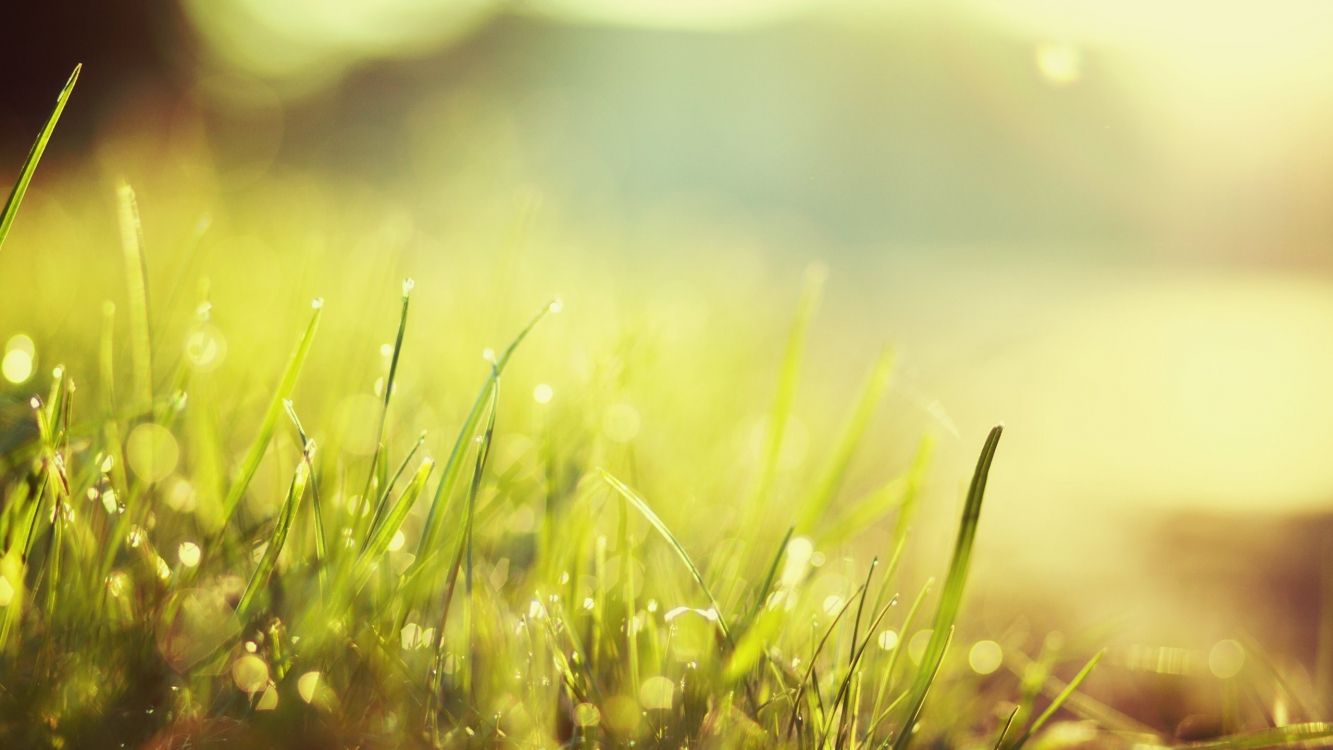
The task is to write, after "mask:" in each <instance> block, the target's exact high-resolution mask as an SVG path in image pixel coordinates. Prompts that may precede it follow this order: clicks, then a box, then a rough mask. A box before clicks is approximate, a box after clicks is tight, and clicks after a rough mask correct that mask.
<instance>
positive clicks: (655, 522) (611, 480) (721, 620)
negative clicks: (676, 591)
mask: <svg viewBox="0 0 1333 750" xmlns="http://www.w3.org/2000/svg"><path fill="white" fill-rule="evenodd" d="M598 471H599V472H600V473H601V475H602V480H603V481H605V482H606V483H607V484H609V485H611V489H613V490H615V491H616V492H618V493H620V496H621V497H623V498H625V499H626V500H628V501H629V503H630V505H633V506H634V508H635V509H636V510H638V511H639V513H640V514H641V515H642V516H643V517H644V518H645V519H647V521H648V524H649V525H650V526H652V527H653V528H654V529H656V530H657V533H658V534H661V535H662V538H663V539H665V540H666V542H667V544H669V545H671V549H672V550H674V551H675V553H676V556H677V557H679V558H680V561H681V562H683V563H685V567H686V568H688V569H689V571H690V575H691V576H693V577H694V582H695V583H697V584H699V588H700V589H701V590H702V591H703V592H704V596H705V597H706V598H707V599H708V606H710V607H712V608H713V611H714V612H715V613H717V626H718V629H719V630H721V631H722V637H723V638H725V639H726V640H727V642H728V643H731V629H730V628H729V627H727V619H726V617H725V616H723V614H722V607H721V606H720V605H719V604H718V603H717V599H716V598H715V597H714V596H713V592H712V591H710V590H709V589H708V584H707V583H705V582H704V576H703V573H700V572H699V568H698V566H696V565H695V564H694V560H692V559H691V558H690V553H688V552H686V551H685V546H684V545H682V544H681V543H680V540H679V539H677V538H676V535H675V534H672V533H671V529H669V528H667V525H666V523H664V522H663V521H662V519H661V518H658V516H657V514H656V513H654V512H653V509H652V508H651V507H649V505H648V501H647V500H644V499H643V497H641V496H640V495H639V493H637V492H635V491H634V490H632V489H630V487H629V485H626V484H625V483H624V482H622V481H620V480H619V479H616V478H615V477H614V476H612V475H611V472H609V471H607V470H606V469H598ZM732 645H733V647H734V644H732Z"/></svg>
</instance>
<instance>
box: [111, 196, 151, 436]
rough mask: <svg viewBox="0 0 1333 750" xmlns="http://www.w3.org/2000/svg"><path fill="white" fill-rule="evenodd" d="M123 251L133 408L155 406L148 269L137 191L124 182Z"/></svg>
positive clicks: (120, 198)
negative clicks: (128, 318) (144, 254)
mask: <svg viewBox="0 0 1333 750" xmlns="http://www.w3.org/2000/svg"><path fill="white" fill-rule="evenodd" d="M116 201H117V215H118V217H119V219H120V249H121V252H122V254H123V256H124V259H125V284H126V292H127V294H128V296H129V302H130V365H131V367H130V369H131V372H132V374H133V375H134V399H135V404H134V407H135V409H136V411H137V410H141V409H142V410H147V409H151V408H152V406H153V350H152V340H151V336H150V334H149V324H148V267H147V264H146V262H145V261H144V256H143V229H142V226H141V224H140V223H139V203H138V201H137V200H136V199H135V197H134V188H131V187H130V186H129V184H127V183H124V182H122V183H121V184H120V187H119V189H117V191H116Z"/></svg>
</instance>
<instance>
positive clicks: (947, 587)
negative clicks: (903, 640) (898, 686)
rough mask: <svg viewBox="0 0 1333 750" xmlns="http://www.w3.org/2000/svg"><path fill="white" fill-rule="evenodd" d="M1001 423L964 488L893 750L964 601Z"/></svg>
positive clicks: (913, 716) (916, 711) (915, 714)
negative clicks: (953, 538)
mask: <svg viewBox="0 0 1333 750" xmlns="http://www.w3.org/2000/svg"><path fill="white" fill-rule="evenodd" d="M1003 431H1004V428H1003V427H1001V426H998V425H997V426H996V427H993V428H991V431H990V434H989V435H987V436H986V444H985V445H984V446H983V447H982V449H981V457H980V458H979V459H977V468H976V471H975V472H974V473H973V474H972V486H971V487H970V488H969V489H968V491H967V503H966V504H965V505H964V506H963V518H962V521H961V522H960V523H959V524H958V541H957V542H955V543H954V548H953V561H952V562H950V563H949V574H948V576H947V577H946V578H945V579H944V589H943V591H942V592H941V594H940V604H939V609H937V610H935V624H934V629H933V631H932V632H931V634H930V643H929V644H927V646H926V651H925V654H923V655H922V657H921V666H920V667H919V668H918V669H917V673H916V678H915V679H914V680H913V682H912V688H911V691H910V693H909V698H908V702H907V714H906V716H905V717H904V719H903V722H902V724H901V729H899V731H898V736H897V738H896V739H895V740H894V742H893V748H894V750H903V748H906V747H907V746H908V744H909V743H911V741H912V732H911V729H912V727H914V726H916V722H917V719H918V718H919V717H920V716H921V707H922V706H924V705H925V702H926V694H927V693H928V692H930V686H931V684H932V683H934V681H935V675H936V673H937V672H938V671H939V668H940V664H941V663H942V662H943V661H944V653H945V651H946V650H947V649H948V646H949V640H950V639H951V638H952V636H953V627H954V621H955V620H956V619H957V618H958V610H959V608H960V607H961V606H962V603H963V586H964V584H966V583H967V570H968V566H969V564H970V563H971V560H972V543H973V541H974V540H975V539H976V535H977V523H978V522H979V521H980V520H981V500H982V498H983V497H984V496H985V494H986V478H987V477H988V476H989V475H990V467H991V461H992V460H994V458H995V449H996V448H997V447H998V446H999V444H1000V434H1001V433H1002V432H1003Z"/></svg>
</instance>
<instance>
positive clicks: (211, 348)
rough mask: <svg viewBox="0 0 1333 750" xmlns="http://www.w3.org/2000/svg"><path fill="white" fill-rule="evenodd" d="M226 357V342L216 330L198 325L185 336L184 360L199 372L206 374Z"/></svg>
mask: <svg viewBox="0 0 1333 750" xmlns="http://www.w3.org/2000/svg"><path fill="white" fill-rule="evenodd" d="M226 356H227V340H226V339H225V338H223V337H222V333H221V332H220V331H218V329H216V328H214V327H213V326H211V325H208V324H206V323H205V324H200V325H197V326H195V327H194V328H193V329H191V330H190V332H189V333H187V334H186V335H185V359H186V360H188V361H189V363H190V366H191V367H193V368H194V369H195V370H198V371H199V372H208V371H210V370H213V369H214V368H216V367H217V366H218V365H219V364H221V363H222V360H223V359H224V358H226Z"/></svg>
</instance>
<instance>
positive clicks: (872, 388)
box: [796, 349, 893, 533]
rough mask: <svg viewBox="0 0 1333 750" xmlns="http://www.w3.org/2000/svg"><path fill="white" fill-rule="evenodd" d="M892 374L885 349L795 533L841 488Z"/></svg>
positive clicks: (809, 525) (816, 516)
mask: <svg viewBox="0 0 1333 750" xmlns="http://www.w3.org/2000/svg"><path fill="white" fill-rule="evenodd" d="M892 374H893V353H892V352H891V351H890V350H888V349H885V350H884V351H883V352H881V353H880V355H879V359H878V360H876V362H875V366H874V367H873V368H872V369H871V371H870V375H869V377H867V378H866V383H865V385H864V386H862V388H861V395H860V396H859V397H858V398H857V400H856V406H855V407H854V408H853V409H852V413H851V416H850V417H848V419H847V424H846V426H845V427H843V430H842V436H841V437H840V438H839V439H838V443H837V448H835V449H834V451H833V455H832V457H831V458H830V459H829V463H828V466H827V468H825V469H824V473H823V475H821V476H820V479H819V482H818V483H817V484H816V485H815V489H814V491H813V492H811V493H810V495H809V497H807V498H806V500H805V502H804V504H803V505H802V508H801V511H800V514H799V515H798V516H797V520H796V529H797V531H798V532H799V533H806V532H808V531H809V530H810V529H811V528H813V527H814V525H815V524H816V523H817V522H818V521H819V519H820V518H821V517H822V516H823V515H824V513H825V511H827V510H828V507H829V505H830V504H831V503H832V502H833V498H834V496H836V495H837V493H838V488H839V487H841V486H842V480H843V477H844V476H846V474H847V466H848V465H849V464H850V463H851V461H852V456H853V455H854V454H855V453H856V447H857V446H858V445H860V443H861V439H862V438H863V437H864V436H865V432H866V427H868V426H869V424H870V418H871V417H873V416H874V415H875V409H876V408H877V407H878V406H879V403H880V401H881V400H883V398H884V392H885V391H886V390H888V387H889V379H890V377H891V375H892Z"/></svg>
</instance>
